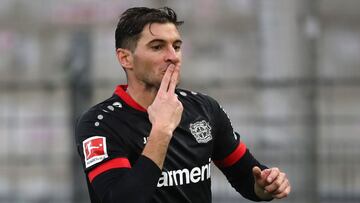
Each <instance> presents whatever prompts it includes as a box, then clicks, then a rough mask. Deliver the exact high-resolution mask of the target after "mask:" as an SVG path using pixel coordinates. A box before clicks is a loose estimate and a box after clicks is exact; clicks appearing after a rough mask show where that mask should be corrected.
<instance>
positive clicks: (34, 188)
mask: <svg viewBox="0 0 360 203" xmlns="http://www.w3.org/2000/svg"><path fill="white" fill-rule="evenodd" d="M165 5H166V6H170V7H172V8H174V9H175V10H176V11H177V12H178V14H179V16H180V18H181V19H183V20H185V24H184V26H183V27H182V28H181V32H182V36H183V39H184V41H185V44H184V49H183V54H184V64H183V69H182V87H184V88H189V89H192V90H194V91H200V92H203V93H206V94H209V95H211V96H213V97H215V98H216V99H218V100H219V101H220V102H221V104H222V105H223V106H224V108H225V109H226V110H227V112H228V114H229V116H230V117H231V118H232V121H233V124H234V127H235V128H236V129H237V130H238V132H239V133H240V134H241V135H242V139H243V140H244V141H245V142H246V143H247V145H248V147H249V148H250V149H251V151H252V152H253V154H255V155H256V157H257V158H258V159H260V160H261V161H263V162H264V163H266V164H268V165H269V166H278V167H280V168H282V169H283V170H285V171H286V172H287V173H288V176H289V178H290V180H291V182H292V185H293V191H292V194H291V196H290V197H289V198H288V199H286V200H281V201H279V202H292V203H320V202H323V203H355V202H360V173H359V171H360V147H359V144H360V136H359V132H360V23H359V22H360V12H359V11H360V1H358V0H341V1H339V0H222V1H218V0H195V1H191V0H184V1H164V0H157V1H149V0H142V1H130V0H127V1H125V0H117V1H115V0H107V1H100V0H62V1H54V0H53V1H50V0H32V1H28V0H0V95H1V96H0V145H1V147H0V161H1V164H0V202H4V203H15V202H16V203H18V202H20V203H21V202H24V203H28V202H30V203H32V202H33V203H46V202H54V203H60V202H89V200H88V194H87V191H86V188H85V182H84V175H83V173H82V171H81V167H80V164H79V163H80V162H79V158H78V156H77V154H76V151H75V147H74V139H73V124H74V120H75V117H76V116H77V115H79V113H81V112H82V111H84V110H85V109H87V108H88V107H89V106H91V105H93V104H95V103H97V102H99V101H101V100H103V99H105V98H108V97H109V96H110V95H111V94H112V92H113V89H114V87H115V85H116V84H119V83H125V75H124V73H123V71H122V69H121V67H120V66H119V65H118V62H117V60H116V58H115V54H114V30H115V25H116V22H117V17H118V15H119V14H120V13H121V12H122V11H124V10H125V9H126V8H129V7H132V6H150V7H161V6H165ZM212 183H213V185H212V187H213V199H214V201H213V202H215V203H230V202H249V201H247V200H245V199H243V198H241V197H239V196H238V195H237V194H236V193H235V192H234V190H233V189H232V188H231V186H229V184H227V182H226V180H225V178H224V176H223V175H222V174H221V173H219V171H217V170H216V169H215V168H214V169H213V178H212Z"/></svg>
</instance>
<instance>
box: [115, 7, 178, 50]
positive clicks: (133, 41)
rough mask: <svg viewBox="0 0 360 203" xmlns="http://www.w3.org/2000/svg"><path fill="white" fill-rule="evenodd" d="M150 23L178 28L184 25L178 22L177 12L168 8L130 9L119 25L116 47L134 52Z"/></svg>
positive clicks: (121, 18) (122, 16)
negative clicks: (172, 25) (169, 24)
mask: <svg viewBox="0 0 360 203" xmlns="http://www.w3.org/2000/svg"><path fill="white" fill-rule="evenodd" d="M149 23H150V24H152V23H173V24H174V25H175V26H177V27H178V26H179V25H181V24H183V21H178V20H177V16H176V13H175V11H174V10H172V9H171V8H168V7H163V8H159V9H155V8H146V7H134V8H129V9H128V10H126V11H125V12H124V13H123V14H122V15H121V16H120V19H119V22H118V24H117V27H116V30H115V47H116V48H126V49H130V50H131V51H134V50H135V48H136V45H137V41H138V40H139V38H140V34H141V32H142V30H143V29H144V27H145V25H147V24H149Z"/></svg>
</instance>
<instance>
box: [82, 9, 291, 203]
mask: <svg viewBox="0 0 360 203" xmlns="http://www.w3.org/2000/svg"><path fill="white" fill-rule="evenodd" d="M181 24H182V22H179V21H177V16H176V14H175V12H174V11H173V10H172V9H170V8H166V7H165V8H162V9H150V8H144V7H140V8H131V9H128V10H127V11H125V12H124V13H123V14H122V16H121V17H120V20H119V22H118V25H117V28H116V31H115V39H116V53H117V58H118V60H119V62H120V64H121V66H122V67H123V68H124V70H125V73H126V76H127V80H128V81H127V82H128V84H127V85H119V86H118V87H116V90H115V93H114V95H113V96H112V97H111V98H109V99H107V100H105V101H104V102H102V103H100V104H97V105H96V106H94V107H92V108H91V109H90V110H89V111H87V112H86V113H84V114H83V115H82V116H81V118H80V119H79V121H78V123H77V127H76V142H77V147H78V152H79V155H80V157H81V160H82V162H83V165H84V170H85V173H86V180H87V183H88V188H89V193H90V198H91V202H93V203H95V202H136V203H139V202H169V203H176V202H181V203H184V202H199V203H200V202H201V203H204V202H211V189H210V174H211V172H210V163H211V161H213V162H214V163H215V164H216V165H217V167H219V168H220V169H221V171H222V172H223V173H224V174H225V176H226V177H227V179H228V180H229V182H230V184H231V185H232V186H233V187H234V188H235V189H236V190H237V191H238V192H239V193H241V195H243V196H244V197H246V198H248V199H250V200H253V201H262V200H271V199H273V198H278V199H280V198H283V197H286V196H287V195H288V194H289V192H290V184H289V181H288V179H287V178H286V175H285V173H283V172H281V171H280V170H279V169H277V168H270V169H269V168H267V167H265V166H263V165H261V164H260V163H259V162H258V161H257V160H256V159H255V158H254V157H253V156H252V155H251V154H250V152H249V150H248V149H247V148H246V146H245V144H244V143H243V142H241V141H240V137H239V135H238V134H237V133H236V132H234V131H233V128H232V126H231V123H230V120H229V119H228V117H227V115H226V113H225V112H224V111H223V110H222V108H221V107H220V105H219V104H218V103H217V102H216V101H215V100H214V99H212V98H210V97H208V96H206V95H203V94H200V93H196V92H192V91H187V90H182V89H178V88H177V85H178V83H179V80H180V67H181V62H182V58H181V44H182V41H181V37H180V34H179V32H178V26H180V25H181ZM215 184H216V183H215Z"/></svg>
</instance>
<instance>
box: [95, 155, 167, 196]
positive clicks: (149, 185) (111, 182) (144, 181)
mask: <svg viewBox="0 0 360 203" xmlns="http://www.w3.org/2000/svg"><path fill="white" fill-rule="evenodd" d="M160 174H161V170H160V169H159V167H158V166H157V165H156V164H155V163H154V162H153V161H152V160H150V159H149V158H147V157H146V156H140V157H139V159H138V161H137V162H136V164H135V165H134V166H133V167H132V168H131V169H129V168H117V169H111V170H108V171H106V172H104V173H101V174H99V175H98V176H97V177H95V178H94V180H93V181H92V183H91V184H92V186H93V188H94V190H95V193H96V195H97V196H98V197H99V199H100V200H101V202H106V203H118V202H122V203H133V202H137V203H142V202H144V203H145V202H149V201H150V199H151V198H152V196H153V194H154V191H155V189H156V184H157V182H158V180H159V177H160Z"/></svg>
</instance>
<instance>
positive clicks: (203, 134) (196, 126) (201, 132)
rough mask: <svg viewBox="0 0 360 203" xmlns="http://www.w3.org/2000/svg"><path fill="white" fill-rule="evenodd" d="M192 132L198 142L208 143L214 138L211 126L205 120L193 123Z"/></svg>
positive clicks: (191, 125)
mask: <svg viewBox="0 0 360 203" xmlns="http://www.w3.org/2000/svg"><path fill="white" fill-rule="evenodd" d="M190 132H191V134H192V135H194V137H195V139H196V141H197V142H198V143H207V142H209V141H210V140H212V135H211V126H210V124H209V123H208V122H206V121H205V120H202V121H198V122H196V123H191V124H190Z"/></svg>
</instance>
